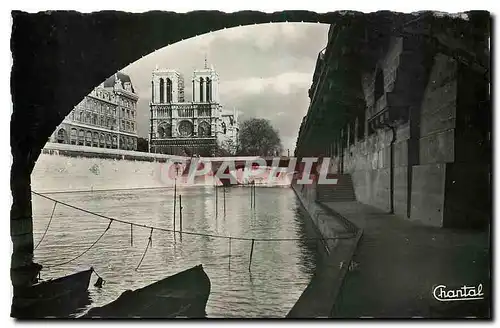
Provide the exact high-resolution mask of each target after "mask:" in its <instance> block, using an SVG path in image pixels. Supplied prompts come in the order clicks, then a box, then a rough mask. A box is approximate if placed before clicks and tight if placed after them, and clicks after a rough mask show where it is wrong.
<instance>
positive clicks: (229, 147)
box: [216, 139, 237, 157]
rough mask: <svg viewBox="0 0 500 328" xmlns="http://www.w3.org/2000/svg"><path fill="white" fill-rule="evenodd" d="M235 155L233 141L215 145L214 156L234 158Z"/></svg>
mask: <svg viewBox="0 0 500 328" xmlns="http://www.w3.org/2000/svg"><path fill="white" fill-rule="evenodd" d="M236 153H237V149H236V143H235V141H234V140H233V139H227V140H224V141H222V142H218V143H217V150H216V156H221V157H222V156H226V157H227V156H234V155H235V154H236Z"/></svg>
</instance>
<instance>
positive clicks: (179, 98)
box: [149, 63, 239, 156]
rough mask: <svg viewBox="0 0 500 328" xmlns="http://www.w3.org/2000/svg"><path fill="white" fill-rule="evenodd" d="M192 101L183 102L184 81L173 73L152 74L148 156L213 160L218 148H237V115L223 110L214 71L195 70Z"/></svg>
mask: <svg viewBox="0 0 500 328" xmlns="http://www.w3.org/2000/svg"><path fill="white" fill-rule="evenodd" d="M190 85H191V90H192V94H191V99H190V101H186V99H185V94H184V91H185V88H184V77H183V76H182V74H180V73H179V72H177V71H176V70H172V69H158V68H157V69H156V70H154V71H153V73H152V80H151V102H150V134H149V145H150V146H149V147H150V152H153V153H163V154H174V155H187V156H192V155H201V156H213V155H215V154H216V152H217V150H218V149H219V148H220V147H223V148H225V149H228V148H229V150H230V149H231V147H234V148H235V147H236V144H237V136H238V129H239V127H238V121H237V116H236V113H235V112H234V110H233V112H232V113H230V112H227V111H225V110H224V109H223V107H222V105H221V103H220V97H219V76H218V74H217V72H216V71H215V69H214V68H213V67H210V68H209V67H207V65H206V63H205V67H204V68H203V69H197V70H195V71H194V72H193V75H192V79H191V83H190Z"/></svg>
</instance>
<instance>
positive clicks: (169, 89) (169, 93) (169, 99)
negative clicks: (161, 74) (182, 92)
mask: <svg viewBox="0 0 500 328" xmlns="http://www.w3.org/2000/svg"><path fill="white" fill-rule="evenodd" d="M172 98H173V97H172V80H171V79H167V102H168V103H171V102H172Z"/></svg>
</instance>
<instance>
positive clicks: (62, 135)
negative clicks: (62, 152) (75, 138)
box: [57, 129, 66, 143]
mask: <svg viewBox="0 0 500 328" xmlns="http://www.w3.org/2000/svg"><path fill="white" fill-rule="evenodd" d="M57 142H58V143H66V130H64V129H59V131H57Z"/></svg>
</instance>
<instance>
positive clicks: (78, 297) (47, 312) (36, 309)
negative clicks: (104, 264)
mask: <svg viewBox="0 0 500 328" xmlns="http://www.w3.org/2000/svg"><path fill="white" fill-rule="evenodd" d="M92 272H93V269H92V268H91V269H89V270H85V271H81V272H77V273H75V274H72V275H69V276H65V277H60V278H57V279H51V280H47V281H43V282H40V283H37V284H35V285H33V286H31V287H27V288H21V289H16V291H15V293H14V297H13V300H12V309H11V316H12V317H14V318H19V319H37V318H46V317H69V316H70V315H72V314H74V313H75V311H76V310H77V309H78V308H81V307H83V306H85V305H88V304H90V297H89V293H88V287H89V283H90V278H91V276H92Z"/></svg>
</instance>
